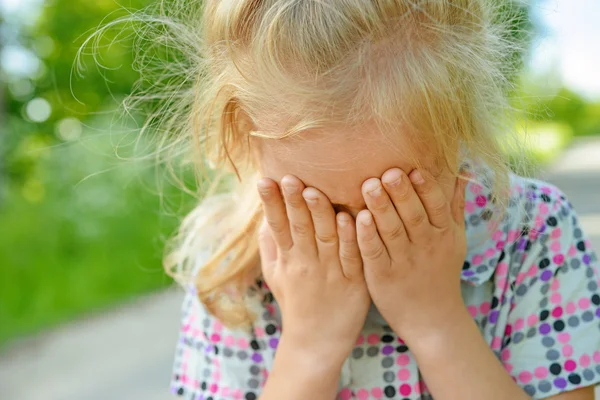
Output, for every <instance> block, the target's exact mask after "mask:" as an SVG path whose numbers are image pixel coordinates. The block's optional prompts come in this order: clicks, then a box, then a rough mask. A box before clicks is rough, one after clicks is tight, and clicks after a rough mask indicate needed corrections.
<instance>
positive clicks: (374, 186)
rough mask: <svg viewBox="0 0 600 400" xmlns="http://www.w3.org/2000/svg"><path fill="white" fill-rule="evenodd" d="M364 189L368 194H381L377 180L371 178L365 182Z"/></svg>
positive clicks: (373, 195) (374, 195) (375, 195)
mask: <svg viewBox="0 0 600 400" xmlns="http://www.w3.org/2000/svg"><path fill="white" fill-rule="evenodd" d="M365 191H366V192H367V193H368V194H369V196H372V197H377V196H380V195H381V185H380V184H379V181H378V180H373V181H370V182H368V183H367V185H366V187H365Z"/></svg>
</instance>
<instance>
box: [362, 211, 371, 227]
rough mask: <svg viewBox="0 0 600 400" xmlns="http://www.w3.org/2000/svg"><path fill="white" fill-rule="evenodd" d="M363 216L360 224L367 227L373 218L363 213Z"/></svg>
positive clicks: (368, 213) (367, 213)
mask: <svg viewBox="0 0 600 400" xmlns="http://www.w3.org/2000/svg"><path fill="white" fill-rule="evenodd" d="M364 214H365V216H364V217H363V218H362V224H363V225H365V226H369V225H371V224H372V223H373V216H372V215H371V213H370V212H366V213H364Z"/></svg>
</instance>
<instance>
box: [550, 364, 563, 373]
mask: <svg viewBox="0 0 600 400" xmlns="http://www.w3.org/2000/svg"><path fill="white" fill-rule="evenodd" d="M561 371H562V367H561V366H560V364H557V363H554V364H552V365H551V366H550V372H552V374H554V375H559V374H560V372H561Z"/></svg>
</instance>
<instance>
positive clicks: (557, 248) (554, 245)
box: [550, 240, 560, 253]
mask: <svg viewBox="0 0 600 400" xmlns="http://www.w3.org/2000/svg"><path fill="white" fill-rule="evenodd" d="M550 250H552V251H553V252H554V253H557V252H559V251H560V242H559V241H558V240H555V241H554V242H552V243H550Z"/></svg>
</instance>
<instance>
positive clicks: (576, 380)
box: [569, 374, 581, 385]
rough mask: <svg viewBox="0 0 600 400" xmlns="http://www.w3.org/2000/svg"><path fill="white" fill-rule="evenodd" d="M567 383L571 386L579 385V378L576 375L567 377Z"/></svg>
mask: <svg viewBox="0 0 600 400" xmlns="http://www.w3.org/2000/svg"><path fill="white" fill-rule="evenodd" d="M569 382H571V383H572V384H573V385H579V384H580V383H581V377H580V376H579V375H578V374H571V375H569Z"/></svg>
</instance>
